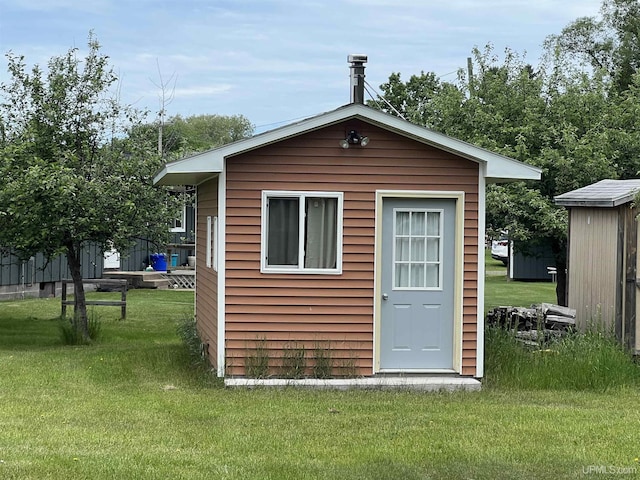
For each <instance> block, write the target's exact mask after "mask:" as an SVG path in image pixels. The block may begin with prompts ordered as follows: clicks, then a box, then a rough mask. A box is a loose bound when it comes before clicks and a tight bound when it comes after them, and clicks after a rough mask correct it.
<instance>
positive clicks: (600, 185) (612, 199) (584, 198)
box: [553, 178, 640, 207]
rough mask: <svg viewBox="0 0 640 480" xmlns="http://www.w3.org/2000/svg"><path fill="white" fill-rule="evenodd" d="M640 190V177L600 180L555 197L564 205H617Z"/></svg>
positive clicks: (630, 198)
mask: <svg viewBox="0 0 640 480" xmlns="http://www.w3.org/2000/svg"><path fill="white" fill-rule="evenodd" d="M639 190H640V179H637V178H636V179H632V180H600V181H599V182H596V183H592V184H591V185H587V186H586V187H582V188H578V189H576V190H572V191H571V192H567V193H563V194H562V195H557V196H556V197H554V199H553V200H554V201H555V203H556V205H561V206H563V207H617V206H619V205H623V204H625V203H628V202H630V201H632V200H633V198H634V197H635V195H636V193H638V191H639Z"/></svg>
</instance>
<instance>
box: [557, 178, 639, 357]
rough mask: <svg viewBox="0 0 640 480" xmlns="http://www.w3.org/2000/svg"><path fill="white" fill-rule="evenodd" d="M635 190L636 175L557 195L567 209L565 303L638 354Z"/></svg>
mask: <svg viewBox="0 0 640 480" xmlns="http://www.w3.org/2000/svg"><path fill="white" fill-rule="evenodd" d="M639 190H640V179H633V180H601V181H599V182H597V183H594V184H592V185H588V186H586V187H583V188H579V189H577V190H573V191H571V192H567V193H564V194H562V195H558V196H557V197H555V202H556V204H557V205H562V206H565V207H567V208H568V209H569V246H568V261H567V295H568V298H567V303H568V306H569V307H571V308H574V309H576V311H577V322H578V324H579V325H581V326H582V327H585V326H586V325H587V324H588V323H589V322H600V323H601V324H602V325H604V326H606V327H607V328H611V329H612V330H613V331H615V334H616V336H617V338H618V339H619V340H620V341H621V342H622V343H623V344H624V345H626V346H627V347H628V348H630V349H632V350H634V351H635V352H636V353H637V352H638V350H639V349H640V345H639V344H638V341H639V340H640V332H639V331H638V330H637V329H638V328H639V327H640V325H638V323H637V322H636V314H637V312H638V307H639V306H640V304H639V303H638V302H639V301H640V296H638V295H637V290H638V279H637V271H638V255H637V252H638V240H639V236H638V222H637V221H636V215H637V213H638V211H637V208H635V207H634V205H633V200H634V197H635V195H636V193H637V192H638V191H639Z"/></svg>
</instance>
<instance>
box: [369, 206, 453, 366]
mask: <svg viewBox="0 0 640 480" xmlns="http://www.w3.org/2000/svg"><path fill="white" fill-rule="evenodd" d="M455 217H456V200H455V199H449V198H434V199H431V198H428V199H427V198H385V199H384V200H383V210H382V258H381V262H382V269H381V279H380V293H381V296H382V298H381V302H380V305H381V307H380V369H381V370H382V371H384V370H388V371H393V370H396V371H397V370H444V371H446V370H452V369H453V368H454V360H453V359H454V324H455V320H454V310H455V309H454V297H455V292H454V282H455V268H456V265H455V263H456V262H455V253H456V248H455V244H456V241H455V238H456V231H455V229H456V218H455Z"/></svg>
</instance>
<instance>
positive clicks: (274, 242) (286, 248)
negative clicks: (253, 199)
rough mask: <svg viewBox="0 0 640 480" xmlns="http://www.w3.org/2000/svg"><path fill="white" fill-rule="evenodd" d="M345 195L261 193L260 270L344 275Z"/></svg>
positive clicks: (327, 193)
mask: <svg viewBox="0 0 640 480" xmlns="http://www.w3.org/2000/svg"><path fill="white" fill-rule="evenodd" d="M343 197H344V195H343V193H342V192H300V191H295V192H293V191H270V190H269V191H267V190H265V191H263V192H262V229H261V230H262V233H261V265H260V267H261V271H262V272H265V273H320V274H339V273H342V219H343V212H342V210H343Z"/></svg>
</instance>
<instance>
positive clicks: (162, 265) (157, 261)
mask: <svg viewBox="0 0 640 480" xmlns="http://www.w3.org/2000/svg"><path fill="white" fill-rule="evenodd" d="M149 258H150V259H151V267H152V268H153V269H154V270H155V271H156V272H166V271H167V257H165V255H164V253H152V254H151V255H149Z"/></svg>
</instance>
